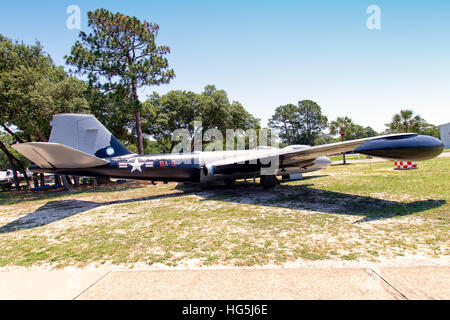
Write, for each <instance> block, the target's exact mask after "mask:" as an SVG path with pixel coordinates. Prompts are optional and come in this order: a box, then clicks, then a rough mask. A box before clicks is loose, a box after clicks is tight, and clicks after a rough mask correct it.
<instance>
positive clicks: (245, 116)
mask: <svg viewBox="0 0 450 320" xmlns="http://www.w3.org/2000/svg"><path fill="white" fill-rule="evenodd" d="M142 114H143V117H142V118H143V132H144V133H145V134H147V135H149V136H151V137H153V138H154V139H155V140H156V141H158V142H159V143H161V145H163V146H164V150H165V151H166V152H168V151H171V150H172V149H173V147H174V146H175V144H176V143H177V142H174V141H171V138H172V133H173V132H174V131H175V130H177V129H186V130H187V132H188V133H189V135H190V137H191V138H192V137H193V136H194V134H195V132H194V130H195V129H197V130H200V129H201V130H203V131H206V130H207V129H218V130H220V131H221V132H222V134H223V137H224V138H225V136H226V130H227V129H235V130H236V129H242V130H244V131H245V130H248V129H257V128H259V119H257V118H255V117H253V116H252V115H251V114H250V113H249V112H247V111H246V110H245V108H244V107H243V106H242V105H241V104H240V103H239V102H237V101H233V102H230V101H229V99H228V96H227V94H226V92H225V91H224V90H217V88H216V87H215V86H212V85H208V86H206V87H205V89H204V91H203V92H202V93H200V94H197V93H194V92H191V91H180V90H176V91H170V92H168V93H167V94H165V95H162V96H161V95H159V94H157V93H154V94H153V95H151V96H150V97H149V99H148V100H147V101H146V102H145V103H144V106H143V112H142ZM194 121H201V123H202V126H203V127H202V128H195V127H194ZM224 140H225V139H224ZM224 142H225V141H224Z"/></svg>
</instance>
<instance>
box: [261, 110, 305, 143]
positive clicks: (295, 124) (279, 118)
mask: <svg viewBox="0 0 450 320" xmlns="http://www.w3.org/2000/svg"><path fill="white" fill-rule="evenodd" d="M269 128H271V129H273V130H277V131H278V132H279V137H280V138H281V140H282V142H283V143H286V144H287V145H292V144H301V143H302V142H301V124H300V121H299V116H298V107H297V106H296V105H294V104H286V105H283V106H279V107H277V108H276V109H275V113H274V114H273V116H272V118H271V119H270V120H269Z"/></svg>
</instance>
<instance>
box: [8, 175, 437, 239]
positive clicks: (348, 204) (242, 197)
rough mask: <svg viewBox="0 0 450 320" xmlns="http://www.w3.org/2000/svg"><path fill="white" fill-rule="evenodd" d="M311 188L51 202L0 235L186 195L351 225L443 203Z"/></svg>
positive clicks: (249, 187)
mask: <svg viewBox="0 0 450 320" xmlns="http://www.w3.org/2000/svg"><path fill="white" fill-rule="evenodd" d="M315 177H317V176H313V177H308V178H306V179H305V180H308V179H313V178H315ZM312 186H313V184H302V185H287V184H283V183H282V184H281V185H280V186H277V187H275V188H274V189H272V190H264V189H262V188H261V187H260V186H256V185H253V184H249V183H238V184H236V185H235V186H234V187H232V188H230V187H225V186H222V185H214V186H210V187H208V188H207V189H205V188H201V187H197V186H189V185H187V186H183V185H179V186H178V187H177V189H178V190H179V191H182V192H179V193H167V194H160V195H155V196H149V197H140V198H133V199H126V200H116V201H105V202H92V201H83V200H61V201H51V202H48V203H47V204H45V205H44V206H42V207H40V208H39V209H37V210H36V211H34V212H32V213H30V214H28V215H26V216H24V217H21V218H19V219H17V220H15V221H13V222H10V223H8V224H6V225H4V226H1V227H0V234H2V233H10V232H15V231H19V230H25V229H31V228H35V227H39V226H44V225H48V224H51V223H53V222H56V221H59V220H62V219H65V218H68V217H71V216H74V215H77V214H79V213H83V212H86V211H89V210H91V209H94V208H97V207H101V206H107V205H113V204H125V203H134V202H140V201H149V200H156V199H170V198H176V197H181V196H186V195H197V196H199V197H201V198H203V199H202V201H224V202H230V203H238V204H252V205H258V206H267V207H278V208H289V209H293V210H306V211H315V212H323V213H330V214H345V215H354V216H364V218H362V219H359V220H357V221H355V222H354V223H362V222H367V221H374V220H381V219H388V218H392V217H395V216H406V215H410V214H414V213H417V212H422V211H425V210H429V209H433V208H437V207H440V206H442V205H444V204H445V203H446V201H445V200H435V199H429V200H421V201H412V202H409V203H404V202H399V201H392V200H384V199H379V198H375V197H367V196H357V195H352V194H346V193H340V192H334V191H327V190H320V189H315V188H313V187H312ZM111 191H114V190H111Z"/></svg>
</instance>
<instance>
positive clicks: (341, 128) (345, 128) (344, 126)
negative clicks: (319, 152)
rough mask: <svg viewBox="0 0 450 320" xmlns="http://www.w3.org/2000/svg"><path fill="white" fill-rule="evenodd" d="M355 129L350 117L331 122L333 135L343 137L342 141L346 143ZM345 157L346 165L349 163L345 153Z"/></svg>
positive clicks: (338, 118) (330, 126)
mask: <svg viewBox="0 0 450 320" xmlns="http://www.w3.org/2000/svg"><path fill="white" fill-rule="evenodd" d="M353 127H354V123H353V121H352V119H350V118H349V117H347V116H345V117H337V119H336V120H333V121H331V123H330V125H329V129H330V133H331V134H332V135H336V134H339V135H340V137H341V141H344V140H345V138H346V136H347V137H348V136H349V135H350V133H351V131H352V128H353ZM342 155H343V160H344V164H346V163H347V161H346V159H345V153H343V154H342Z"/></svg>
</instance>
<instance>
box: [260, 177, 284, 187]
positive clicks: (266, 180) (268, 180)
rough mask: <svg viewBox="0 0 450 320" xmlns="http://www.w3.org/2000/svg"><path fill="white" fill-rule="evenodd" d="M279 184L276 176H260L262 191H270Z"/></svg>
mask: <svg viewBox="0 0 450 320" xmlns="http://www.w3.org/2000/svg"><path fill="white" fill-rule="evenodd" d="M278 184H280V181H278V179H277V177H276V176H261V185H262V186H263V188H264V189H272V188H273V187H275V186H276V185H278Z"/></svg>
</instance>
